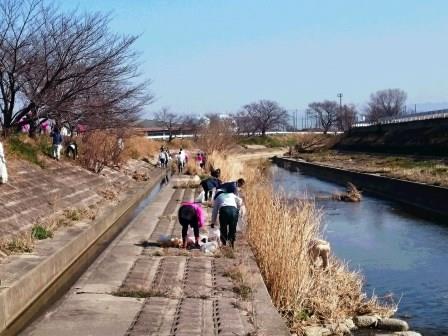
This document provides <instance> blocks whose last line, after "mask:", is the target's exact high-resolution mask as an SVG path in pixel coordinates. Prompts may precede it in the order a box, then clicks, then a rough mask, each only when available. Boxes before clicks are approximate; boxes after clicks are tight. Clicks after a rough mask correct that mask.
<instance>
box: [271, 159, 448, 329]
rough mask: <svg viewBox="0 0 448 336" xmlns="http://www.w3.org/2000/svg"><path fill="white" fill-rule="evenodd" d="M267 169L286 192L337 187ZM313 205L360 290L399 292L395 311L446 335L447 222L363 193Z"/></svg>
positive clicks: (296, 193) (309, 193)
mask: <svg viewBox="0 0 448 336" xmlns="http://www.w3.org/2000/svg"><path fill="white" fill-rule="evenodd" d="M272 169H273V172H274V183H275V185H276V186H277V187H278V189H279V190H280V189H282V190H284V191H285V192H286V193H287V195H288V197H291V198H292V197H304V196H306V195H307V196H308V197H309V196H312V195H316V194H329V193H332V192H335V191H342V190H343V188H341V187H340V186H338V185H336V184H332V183H328V182H324V181H321V180H319V179H316V178H314V177H310V176H306V175H302V174H300V172H290V171H288V170H285V169H283V168H279V167H273V168H272ZM318 205H319V206H320V207H321V208H322V209H323V210H324V229H325V236H326V238H327V239H328V240H329V241H330V242H331V246H332V251H333V253H334V254H335V255H337V256H338V257H339V258H341V259H345V260H347V261H349V262H350V265H351V267H352V268H353V269H361V271H362V273H363V274H364V275H365V277H366V287H365V289H366V291H367V292H368V293H372V292H373V291H374V292H375V293H376V294H377V295H379V296H382V295H386V294H389V293H391V292H392V293H394V295H395V296H396V297H397V298H398V299H399V298H400V297H401V302H400V306H399V311H398V312H397V314H396V315H397V316H398V317H402V318H405V319H406V320H407V321H408V322H409V324H410V325H411V327H412V329H413V330H416V331H419V332H421V333H422V334H423V335H448V259H447V258H448V223H445V225H443V223H436V222H431V221H428V220H425V219H421V218H418V217H415V216H412V215H410V214H408V213H406V212H405V211H404V210H402V209H400V207H399V205H397V204H395V203H393V202H388V201H385V200H382V199H378V198H374V197H369V196H366V195H364V198H363V200H362V202H360V203H344V202H335V201H320V202H318ZM447 206H448V200H447Z"/></svg>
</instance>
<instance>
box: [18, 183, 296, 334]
mask: <svg viewBox="0 0 448 336" xmlns="http://www.w3.org/2000/svg"><path fill="white" fill-rule="evenodd" d="M176 179H177V178H176ZM178 182H179V181H172V182H170V184H169V185H168V186H166V187H165V188H163V189H162V190H161V192H160V193H159V194H158V195H157V197H156V198H155V199H154V200H153V202H151V203H150V204H148V205H147V206H146V207H145V208H143V209H142V211H141V212H140V213H139V215H138V216H136V217H135V218H134V219H133V220H132V221H131V222H130V223H129V225H128V226H127V227H126V229H125V230H123V231H122V233H121V234H120V235H119V236H118V237H117V238H116V239H115V240H114V241H113V242H112V244H110V246H109V247H108V248H107V249H106V251H105V252H104V253H103V254H102V255H101V257H100V258H98V259H97V260H96V261H95V262H94V263H93V264H92V265H91V267H90V268H89V269H88V270H87V272H85V273H84V275H83V276H82V277H81V278H80V279H79V281H78V282H77V283H76V284H75V285H74V286H73V287H72V289H71V290H70V291H69V292H68V293H67V295H66V296H65V297H64V300H61V301H60V303H59V304H57V305H55V306H54V307H52V308H51V309H50V310H49V311H48V314H45V315H44V316H42V318H40V319H38V320H37V321H36V322H35V323H33V324H32V325H30V326H29V327H28V328H27V329H26V330H24V332H23V335H33V336H39V335H42V336H43V335H64V334H69V335H72V336H76V335H80V336H81V335H97V336H102V335H104V336H105V335H107V336H115V335H116V336H123V335H127V336H130V335H136V336H137V335H160V336H163V335H166V336H172V335H179V336H180V335H210V336H212V335H229V336H230V335H249V334H255V333H256V334H260V335H277V336H282V335H284V336H286V335H289V331H288V328H287V327H286V325H285V323H284V322H283V320H282V318H281V317H280V315H279V314H278V312H277V311H276V309H275V308H274V306H273V305H272V302H271V300H270V297H269V294H268V292H267V289H266V287H265V285H264V283H263V280H262V277H261V275H260V271H259V269H258V267H257V265H256V262H255V260H254V256H253V254H252V253H251V251H250V249H249V247H248V246H247V243H246V242H245V241H244V239H242V237H241V236H239V237H238V239H237V244H236V248H235V251H233V250H229V249H227V250H226V249H223V250H220V251H218V252H216V253H214V254H205V253H204V252H202V251H200V250H183V249H178V248H162V247H160V245H159V244H158V240H159V237H160V236H161V235H168V236H175V237H180V235H181V226H180V225H179V223H178V222H177V218H176V217H177V216H176V213H177V211H178V207H179V204H180V203H181V202H182V201H191V200H192V199H194V198H195V197H196V196H197V195H198V194H199V191H200V190H199V189H196V190H195V189H190V188H187V189H181V188H176V189H174V188H173V186H174V185H179V184H180V183H178ZM184 184H185V183H184ZM187 184H188V183H187ZM210 210H211V209H210V208H208V209H207V211H208V212H209V214H210ZM208 230H209V228H208V227H206V228H204V230H203V231H202V232H204V233H205V232H206V231H208ZM242 267H243V268H244V269H243V268H242ZM86 321H88V323H86Z"/></svg>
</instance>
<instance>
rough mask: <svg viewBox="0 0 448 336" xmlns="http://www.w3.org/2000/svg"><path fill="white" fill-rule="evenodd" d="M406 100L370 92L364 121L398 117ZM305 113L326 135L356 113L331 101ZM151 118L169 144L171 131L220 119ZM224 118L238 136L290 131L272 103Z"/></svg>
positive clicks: (167, 114)
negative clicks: (161, 126)
mask: <svg viewBox="0 0 448 336" xmlns="http://www.w3.org/2000/svg"><path fill="white" fill-rule="evenodd" d="M406 97H407V95H406V93H405V92H404V91H403V90H400V89H387V90H381V91H377V92H375V93H372V94H371V95H370V100H369V101H368V103H367V107H366V108H365V119H366V121H369V122H377V121H378V120H379V119H380V118H384V117H395V116H398V115H400V114H401V113H402V112H403V110H404V107H405V104H406ZM307 114H308V115H309V116H310V117H311V118H313V119H314V120H316V125H317V127H318V128H319V129H322V130H323V132H324V133H327V132H329V131H347V130H349V129H350V128H351V127H352V126H353V124H354V123H356V122H357V120H358V115H359V111H358V110H357V108H356V106H355V105H353V104H343V105H342V104H339V103H338V102H337V101H334V100H324V101H320V102H313V103H310V104H309V105H308V109H307ZM154 119H155V120H156V121H158V122H159V123H160V124H161V125H163V126H164V128H165V129H167V130H168V133H169V141H171V140H172V139H173V137H174V136H173V134H174V132H175V131H179V130H182V129H185V130H188V131H189V132H194V134H195V135H197V134H198V133H199V132H200V131H201V130H202V129H204V127H205V126H207V122H210V120H212V121H213V122H214V123H215V125H216V123H217V120H219V119H220V118H219V116H218V115H217V114H209V115H206V116H205V117H204V118H193V117H191V116H187V117H182V116H181V115H180V114H178V113H174V112H171V111H169V109H168V108H162V109H161V110H160V111H158V112H156V113H154ZM221 119H222V118H221ZM224 119H226V121H225V122H226V127H229V125H232V127H233V129H234V131H235V133H236V134H240V135H249V136H250V135H256V134H259V135H262V136H264V135H266V132H269V131H278V130H287V129H290V126H289V115H288V112H287V111H286V109H284V108H283V107H281V106H280V105H279V104H278V103H277V102H276V101H272V100H266V99H262V100H259V101H256V102H252V103H250V104H246V105H244V106H243V107H242V108H241V109H240V110H239V111H238V112H236V113H234V114H231V115H229V116H227V118H224ZM229 120H230V121H231V122H230V124H229ZM215 128H217V129H218V128H219V127H215Z"/></svg>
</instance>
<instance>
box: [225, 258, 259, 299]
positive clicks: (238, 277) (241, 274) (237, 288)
mask: <svg viewBox="0 0 448 336" xmlns="http://www.w3.org/2000/svg"><path fill="white" fill-rule="evenodd" d="M223 275H224V276H226V277H229V278H230V279H232V282H233V284H234V286H233V292H234V293H236V294H237V295H238V296H239V297H240V299H241V300H248V299H249V298H250V296H251V294H252V287H251V285H250V281H249V277H250V275H249V274H248V271H247V268H246V267H245V265H244V264H243V263H240V264H238V265H235V266H233V267H232V268H230V269H229V270H227V271H226V272H225V273H224V274H223Z"/></svg>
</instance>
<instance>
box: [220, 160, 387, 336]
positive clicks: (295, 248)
mask: <svg viewBox="0 0 448 336" xmlns="http://www.w3.org/2000/svg"><path fill="white" fill-rule="evenodd" d="M211 157H212V158H213V164H217V165H219V166H220V167H221V171H222V172H223V175H224V179H227V180H231V179H235V178H236V177H239V176H243V177H244V178H245V179H246V186H245V187H244V191H243V196H244V202H245V205H246V208H247V214H246V221H247V229H246V237H247V239H248V241H249V244H250V246H251V248H252V250H253V252H254V255H255V257H256V260H257V263H258V266H259V268H260V270H261V273H262V275H263V278H264V281H265V283H266V286H267V288H268V290H269V293H270V295H271V298H272V301H273V303H274V305H275V306H276V307H277V309H278V310H279V311H280V313H281V314H282V315H283V316H284V317H285V318H286V319H287V321H288V324H289V327H290V329H291V330H292V331H293V332H296V333H298V334H300V335H302V334H303V332H304V328H305V327H306V326H309V325H326V326H328V325H333V324H334V325H337V324H338V323H340V322H343V321H345V320H346V319H347V318H351V317H354V316H357V315H362V314H378V315H380V316H390V315H391V314H392V313H393V312H394V308H395V306H393V305H387V304H386V305H383V304H382V303H381V302H380V301H379V300H378V298H376V297H367V295H366V294H365V293H364V292H363V277H362V275H361V274H360V273H359V272H354V271H351V270H350V269H349V268H348V266H347V265H346V264H345V263H343V262H341V261H339V260H338V259H337V258H335V257H331V258H330V263H329V266H328V267H327V268H326V269H323V268H322V267H321V266H320V265H314V264H313V263H312V262H311V259H310V256H309V246H310V245H311V242H312V241H313V240H314V239H318V238H321V235H322V232H321V226H320V225H321V218H322V213H321V211H320V210H319V209H317V208H316V206H315V204H314V203H313V202H310V201H298V202H297V203H296V204H295V205H294V206H291V205H288V203H287V202H285V201H284V195H282V194H281V193H280V192H279V191H278V190H274V188H273V186H272V180H271V178H270V177H269V174H264V173H263V171H264V172H266V169H265V167H262V168H261V169H259V168H258V167H257V166H254V165H250V166H249V165H246V166H244V167H242V166H241V163H239V162H236V161H231V160H228V159H226V158H224V157H221V156H219V155H212V156H211Z"/></svg>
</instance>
